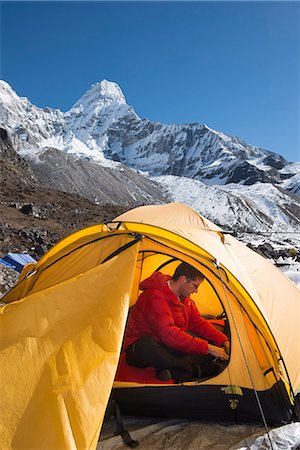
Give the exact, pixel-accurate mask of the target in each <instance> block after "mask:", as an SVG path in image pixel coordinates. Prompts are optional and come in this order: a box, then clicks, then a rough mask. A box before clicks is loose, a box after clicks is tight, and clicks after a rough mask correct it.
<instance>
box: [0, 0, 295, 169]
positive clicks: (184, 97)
mask: <svg viewBox="0 0 300 450" xmlns="http://www.w3.org/2000/svg"><path fill="white" fill-rule="evenodd" d="M0 13H1V78H2V79H4V80H5V81H7V82H8V83H9V84H10V85H11V86H12V87H13V89H14V90H15V91H16V92H17V94H18V95H20V96H26V97H28V98H29V100H30V101H31V102H32V103H33V104H35V105H37V106H39V107H45V106H50V107H53V108H59V109H61V110H63V111H66V110H68V109H69V108H70V107H71V106H72V105H73V104H74V103H75V102H76V101H77V100H78V98H79V97H80V96H81V95H82V94H83V93H84V92H85V91H86V90H87V89H88V88H89V87H90V85H91V84H93V83H96V82H98V81H101V80H102V79H107V80H110V81H115V82H116V83H118V84H119V86H120V87H121V89H122V90H123V92H124V95H125V97H126V100H127V103H128V104H130V105H131V106H133V108H134V109H135V111H136V112H137V114H139V116H141V117H146V118H148V119H150V120H153V121H158V122H163V123H196V122H198V123H206V124H207V125H209V126H211V127H213V128H215V129H218V130H220V131H223V132H224V133H227V134H231V135H235V136H238V137H240V138H242V139H244V140H245V141H246V142H248V143H249V144H253V145H256V146H259V147H262V148H265V149H267V150H272V151H275V152H277V153H280V154H282V155H283V156H284V157H285V158H286V159H288V160H291V161H300V113H299V109H300V2H299V1H298V2H295V1H293V2H288V1H284V2H278V1H274V2H272V1H266V2H259V1H258V2H255V1H249V2H244V1H239V2H238V1H233V2H226V1H221V2H214V1H210V2H202V1H199V2H196V1H193V2H170V1H168V2H159V1H154V2H141V1H136V2H115V1H111V2H101V1H94V2H68V1H65V2H53V1H50V2H38V1H35V2H26V1H21V2H12V1H10V2H1V9H0Z"/></svg>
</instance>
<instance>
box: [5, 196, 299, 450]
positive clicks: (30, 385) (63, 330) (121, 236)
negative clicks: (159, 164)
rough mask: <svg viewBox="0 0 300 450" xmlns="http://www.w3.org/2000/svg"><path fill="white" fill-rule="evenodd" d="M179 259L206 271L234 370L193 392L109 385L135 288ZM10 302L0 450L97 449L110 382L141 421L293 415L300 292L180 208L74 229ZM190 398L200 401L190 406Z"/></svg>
mask: <svg viewBox="0 0 300 450" xmlns="http://www.w3.org/2000/svg"><path fill="white" fill-rule="evenodd" d="M181 261H186V262H188V263H190V264H192V265H194V266H195V267H197V268H199V270H200V271H201V272H202V273H203V274H204V276H205V279H206V281H205V283H203V284H201V289H199V292H198V294H197V295H196V296H195V298H194V300H195V302H196V304H197V305H199V309H200V311H201V313H203V314H213V315H215V316H218V315H220V314H224V315H225V316H226V320H227V322H228V326H229V329H230V340H231V349H232V350H231V354H230V361H229V364H228V366H227V367H226V368H225V370H224V371H223V372H222V373H220V374H219V375H218V376H216V377H214V378H212V379H209V380H205V381H203V382H199V383H197V384H196V385H195V384H193V383H184V385H183V386H181V385H178V384H177V385H167V386H166V385H165V386H163V385H155V386H153V385H148V386H147V385H145V384H143V385H141V384H138V383H136V382H127V381H122V380H121V381H120V380H118V381H116V382H115V383H114V378H115V374H116V370H117V365H118V361H119V356H120V352H121V345H122V339H123V334H124V329H125V325H126V319H127V314H128V308H129V307H130V306H131V305H133V304H134V303H135V301H136V299H137V296H138V293H139V289H138V286H139V282H140V281H141V280H143V279H144V278H146V277H147V276H149V275H150V274H151V273H152V272H153V271H155V270H158V269H159V270H161V271H162V272H165V273H171V272H172V271H173V268H174V267H175V266H176V265H177V264H178V263H179V262H181ZM3 301H4V302H5V303H6V304H5V305H4V306H1V307H0V308H1V309H0V313H1V314H0V320H1V323H0V327H1V328H0V329H1V340H0V364H1V381H2V383H1V409H0V416H1V421H0V423H1V442H2V444H1V445H2V447H1V448H3V450H6V449H34V448H35V449H43V450H47V449H55V450H58V449H95V448H96V445H97V441H98V437H99V433H100V429H101V425H102V421H103V418H104V414H105V409H106V405H107V402H108V399H109V396H110V393H111V390H112V387H113V386H114V395H115V398H117V399H118V401H119V402H120V403H121V404H122V405H123V409H124V411H125V412H127V411H129V412H131V411H133V412H134V411H135V409H134V407H133V406H132V404H133V403H135V404H136V405H140V406H141V405H144V409H145V414H149V411H151V412H152V413H153V411H155V412H157V411H160V410H161V408H162V410H163V411H164V412H165V414H166V415H168V414H170V415H172V414H173V415H174V414H176V415H179V416H181V415H182V416H190V417H201V412H200V410H201V399H202V400H203V399H204V401H203V405H205V408H207V405H211V408H210V409H209V408H208V409H206V411H205V412H206V414H207V417H214V414H216V416H217V415H218V410H221V411H222V415H224V414H225V416H226V414H227V413H228V415H230V414H231V413H234V417H235V418H241V419H243V418H250V419H251V418H252V417H253V418H254V417H256V416H258V415H262V417H263V420H264V421H265V422H268V421H270V422H272V421H273V422H288V421H290V420H292V419H293V418H295V417H296V415H297V408H296V406H297V401H299V395H297V394H298V393H299V391H300V354H299V353H300V352H299V339H300V327H299V326H298V323H297V320H299V319H298V318H299V317H300V293H299V290H298V289H297V288H296V286H294V285H293V284H292V283H291V282H290V281H289V280H288V279H287V278H286V277H285V276H284V275H283V274H281V272H280V271H279V270H277V269H276V268H275V267H274V266H273V265H272V264H271V263H269V262H268V261H267V260H265V259H264V258H262V257H260V256H259V255H258V254H256V253H255V252H253V251H251V250H250V249H248V248H247V247H246V246H245V245H244V244H242V243H240V242H238V241H237V240H236V239H234V238H233V237H231V236H230V235H227V234H224V233H223V232H222V230H220V229H219V228H218V227H217V226H215V225H214V224H212V223H211V222H209V221H208V220H206V219H204V218H203V217H201V216H200V215H198V214H197V213H196V212H195V211H193V210H192V209H190V208H188V207H187V206H185V205H182V204H176V203H174V204H168V205H164V206H144V207H140V208H136V209H134V210H131V211H129V212H127V213H125V214H123V215H121V216H119V217H118V218H116V219H115V221H114V222H113V223H110V224H106V225H105V224H100V225H95V226H92V227H89V228H86V229H83V230H80V231H78V232H76V233H74V234H72V235H71V236H69V237H67V238H66V239H64V240H63V241H61V242H59V243H58V244H57V245H55V246H54V247H53V248H52V249H51V250H50V251H49V252H48V253H47V254H46V255H45V256H44V257H43V258H42V259H41V260H40V261H39V262H38V263H37V264H36V265H34V266H32V265H31V266H29V267H27V266H26V267H25V269H24V270H23V272H22V274H21V277H20V280H19V282H18V284H17V285H16V286H15V287H14V288H13V289H12V290H11V291H10V292H9V293H8V294H7V295H6V296H5V297H4V298H3ZM113 383H114V384H113ZM133 399H134V402H133ZM175 399H176V400H175ZM189 399H197V401H195V400H194V401H192V402H190V403H192V404H191V405H190V409H189V408H187V407H186V404H188V403H189ZM187 400H188V401H187ZM185 402H186V404H185ZM153 405H154V406H153ZM147 407H149V409H148V410H147ZM151 408H152V409H151ZM181 413H182V414H181Z"/></svg>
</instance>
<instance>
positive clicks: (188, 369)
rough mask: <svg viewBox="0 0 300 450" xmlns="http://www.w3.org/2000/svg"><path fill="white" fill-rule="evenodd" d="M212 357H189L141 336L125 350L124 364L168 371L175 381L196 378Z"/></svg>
mask: <svg viewBox="0 0 300 450" xmlns="http://www.w3.org/2000/svg"><path fill="white" fill-rule="evenodd" d="M213 359H214V358H213V356H212V355H189V354H187V353H183V352H180V351H178V350H174V349H172V348H170V347H167V346H166V345H164V344H160V343H158V342H156V341H155V340H154V339H153V337H152V336H143V337H142V338H140V339H139V340H138V341H137V342H135V343H134V344H131V345H130V346H129V347H128V348H127V350H126V362H127V364H128V365H129V366H134V367H141V368H145V367H154V368H155V369H157V370H163V369H169V370H170V372H171V374H172V376H173V378H175V380H176V381H178V382H181V381H188V380H191V379H192V378H197V377H198V376H199V375H198V374H199V367H200V368H201V366H203V365H205V364H208V363H210V362H211V361H212V360H213Z"/></svg>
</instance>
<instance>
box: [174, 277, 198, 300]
mask: <svg viewBox="0 0 300 450" xmlns="http://www.w3.org/2000/svg"><path fill="white" fill-rule="evenodd" d="M180 278H181V284H180V291H181V293H180V295H182V297H188V296H189V295H191V294H193V293H194V292H197V290H198V287H199V286H200V284H201V283H202V281H203V278H197V279H196V280H192V279H191V278H188V277H186V276H185V275H182V277H180Z"/></svg>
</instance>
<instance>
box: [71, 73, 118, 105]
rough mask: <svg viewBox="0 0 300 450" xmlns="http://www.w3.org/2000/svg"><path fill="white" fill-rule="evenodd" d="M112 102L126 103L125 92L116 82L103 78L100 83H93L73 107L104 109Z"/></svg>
mask: <svg viewBox="0 0 300 450" xmlns="http://www.w3.org/2000/svg"><path fill="white" fill-rule="evenodd" d="M111 104H116V105H126V100H125V97H124V94H123V92H122V90H121V89H120V87H119V86H118V85H117V84H116V83H113V82H112V81H107V80H102V81H100V82H99V83H96V84H92V86H91V87H90V88H89V89H88V90H87V91H86V92H85V94H83V96H82V97H80V99H79V100H78V101H77V102H76V103H75V105H74V106H73V108H78V107H81V108H82V109H84V110H85V109H87V108H89V107H90V106H93V108H95V109H102V108H105V107H107V106H109V105H111ZM73 108H72V109H73Z"/></svg>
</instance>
